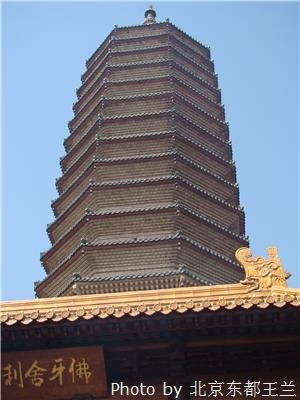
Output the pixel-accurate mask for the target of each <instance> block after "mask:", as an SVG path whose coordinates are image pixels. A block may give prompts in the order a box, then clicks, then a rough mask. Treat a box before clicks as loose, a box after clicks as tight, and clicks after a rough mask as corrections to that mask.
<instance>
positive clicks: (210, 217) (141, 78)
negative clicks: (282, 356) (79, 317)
mask: <svg viewBox="0 0 300 400" xmlns="http://www.w3.org/2000/svg"><path fill="white" fill-rule="evenodd" d="M86 67H87V69H86V72H85V73H84V74H83V76H82V85H81V87H80V88H79V89H78V90H77V96H78V101H77V102H76V104H74V107H73V108H74V118H73V119H72V120H71V121H70V122H69V130H70V135H69V136H68V137H67V138H66V139H65V142H64V145H65V149H66V155H65V156H64V157H63V158H62V159H61V162H60V164H61V169H62V176H61V177H60V178H58V179H57V182H56V186H57V190H58V193H59V196H58V198H57V199H56V200H55V201H53V203H52V208H53V212H54V215H55V220H54V222H53V223H51V224H49V226H48V228H47V231H48V235H49V238H50V241H51V244H52V246H51V248H50V249H49V250H48V251H46V252H44V253H42V255H41V261H42V264H43V266H44V269H45V271H46V273H47V276H46V278H45V279H44V280H43V281H41V282H38V283H37V284H36V287H35V290H36V294H37V296H38V297H57V296H68V295H76V294H77V295H80V294H95V293H112V292H128V291H135V290H150V289H164V288H165V289H168V288H177V287H188V286H204V285H206V286H207V285H215V284H226V283H235V282H239V281H240V280H241V279H243V277H244V273H243V270H242V268H241V267H240V265H239V264H238V263H237V262H236V261H235V258H234V254H235V251H236V250H237V249H238V248H240V247H243V246H246V247H247V246H248V239H247V237H246V236H245V225H244V212H243V209H242V208H241V207H240V204H239V189H238V185H237V183H236V173H235V165H234V162H233V160H232V148H231V142H230V140H229V129H228V124H227V122H226V121H225V113H224V107H223V105H222V104H221V93H220V90H219V88H218V79H217V75H216V74H215V72H214V64H213V62H212V60H211V55H210V50H209V48H207V47H206V46H204V45H203V44H201V43H199V42H197V41H196V40H194V39H193V38H191V37H190V36H188V35H187V34H186V33H184V32H182V31H181V30H180V29H178V28H177V27H176V26H174V25H173V24H172V23H170V22H169V21H168V20H166V21H165V22H162V23H158V22H156V13H155V11H154V10H153V9H152V7H149V8H148V10H146V12H145V21H144V23H143V24H142V25H137V26H130V27H117V26H115V28H114V29H113V31H112V32H111V33H110V34H109V35H108V37H107V38H106V39H105V40H104V42H103V43H102V44H101V45H100V47H99V48H98V49H97V50H96V51H95V52H94V54H93V55H92V56H91V57H90V58H89V60H88V61H87V63H86Z"/></svg>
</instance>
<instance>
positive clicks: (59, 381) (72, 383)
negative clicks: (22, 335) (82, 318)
mask: <svg viewBox="0 0 300 400" xmlns="http://www.w3.org/2000/svg"><path fill="white" fill-rule="evenodd" d="M2 394H3V398H5V399H6V400H15V399H18V400H27V399H28V400H33V399H35V398H43V399H45V400H55V399H61V398H71V397H72V396H73V395H79V394H89V395H93V396H95V397H96V396H98V397H103V396H106V395H107V386H106V374H105V366H104V358H103V351H102V348H101V347H100V346H93V347H76V348H62V349H47V350H39V351H37V350H34V351H20V352H7V353H3V356H2Z"/></svg>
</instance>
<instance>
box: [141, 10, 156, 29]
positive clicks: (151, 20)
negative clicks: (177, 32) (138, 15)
mask: <svg viewBox="0 0 300 400" xmlns="http://www.w3.org/2000/svg"><path fill="white" fill-rule="evenodd" d="M155 17H156V12H155V10H153V7H152V5H149V7H148V8H147V10H146V11H145V21H144V25H149V24H155V23H156V20H155Z"/></svg>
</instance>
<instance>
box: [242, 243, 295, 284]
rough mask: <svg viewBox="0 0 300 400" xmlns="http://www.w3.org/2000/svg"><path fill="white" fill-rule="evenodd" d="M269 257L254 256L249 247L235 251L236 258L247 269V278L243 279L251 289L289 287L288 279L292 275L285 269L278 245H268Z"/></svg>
mask: <svg viewBox="0 0 300 400" xmlns="http://www.w3.org/2000/svg"><path fill="white" fill-rule="evenodd" d="M268 256H269V258H268V259H264V258H263V257H261V256H259V257H253V255H252V252H251V250H250V249H249V248H248V247H241V248H239V249H238V250H237V251H236V252H235V258H236V259H237V260H238V261H239V262H240V263H241V264H242V266H243V267H244V269H245V273H246V279H245V280H243V281H241V283H242V284H243V285H247V286H249V287H250V290H251V291H252V290H257V289H258V290H259V289H262V290H264V289H275V288H283V287H284V288H285V287H287V283H286V280H287V279H288V278H289V277H290V276H291V274H290V273H289V272H286V271H285V270H284V269H283V266H282V263H281V260H280V258H279V256H278V251H277V248H276V247H268Z"/></svg>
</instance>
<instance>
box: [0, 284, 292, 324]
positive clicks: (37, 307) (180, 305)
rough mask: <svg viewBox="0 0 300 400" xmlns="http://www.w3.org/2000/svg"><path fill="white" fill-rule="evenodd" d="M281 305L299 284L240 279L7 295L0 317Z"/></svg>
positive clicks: (72, 318)
mask: <svg viewBox="0 0 300 400" xmlns="http://www.w3.org/2000/svg"><path fill="white" fill-rule="evenodd" d="M285 305H290V306H294V307H300V290H299V289H289V288H279V289H276V288H272V289H270V290H258V291H256V292H249V289H248V288H247V287H246V286H245V285H242V284H241V283H236V284H225V285H212V286H198V287H194V286H193V287H185V288H175V289H156V290H146V291H145V290H143V291H132V292H121V293H110V294H107V293H105V294H89V295H78V296H65V297H56V298H43V299H34V300H21V301H20V300H18V301H6V302H2V303H1V311H0V321H1V322H2V323H4V324H5V325H8V326H11V325H15V324H17V325H28V324H33V323H39V324H43V323H57V322H60V321H69V322H70V323H71V324H76V321H77V320H78V321H84V320H88V319H91V318H101V319H103V318H108V317H110V318H120V317H123V316H131V317H134V318H135V317H137V316H139V315H142V316H145V317H148V318H151V316H152V315H154V314H155V315H161V314H162V315H166V314H169V313H171V312H175V313H180V314H182V313H185V312H195V313H200V312H202V311H204V312H205V311H206V310H209V311H213V312H218V310H228V312H230V310H232V309H239V310H241V311H242V310H243V312H244V313H247V312H248V310H249V309H253V308H254V309H255V308H257V309H265V308H267V307H272V306H273V307H277V308H282V307H284V306H285ZM119 322H121V320H120V319H119Z"/></svg>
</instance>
